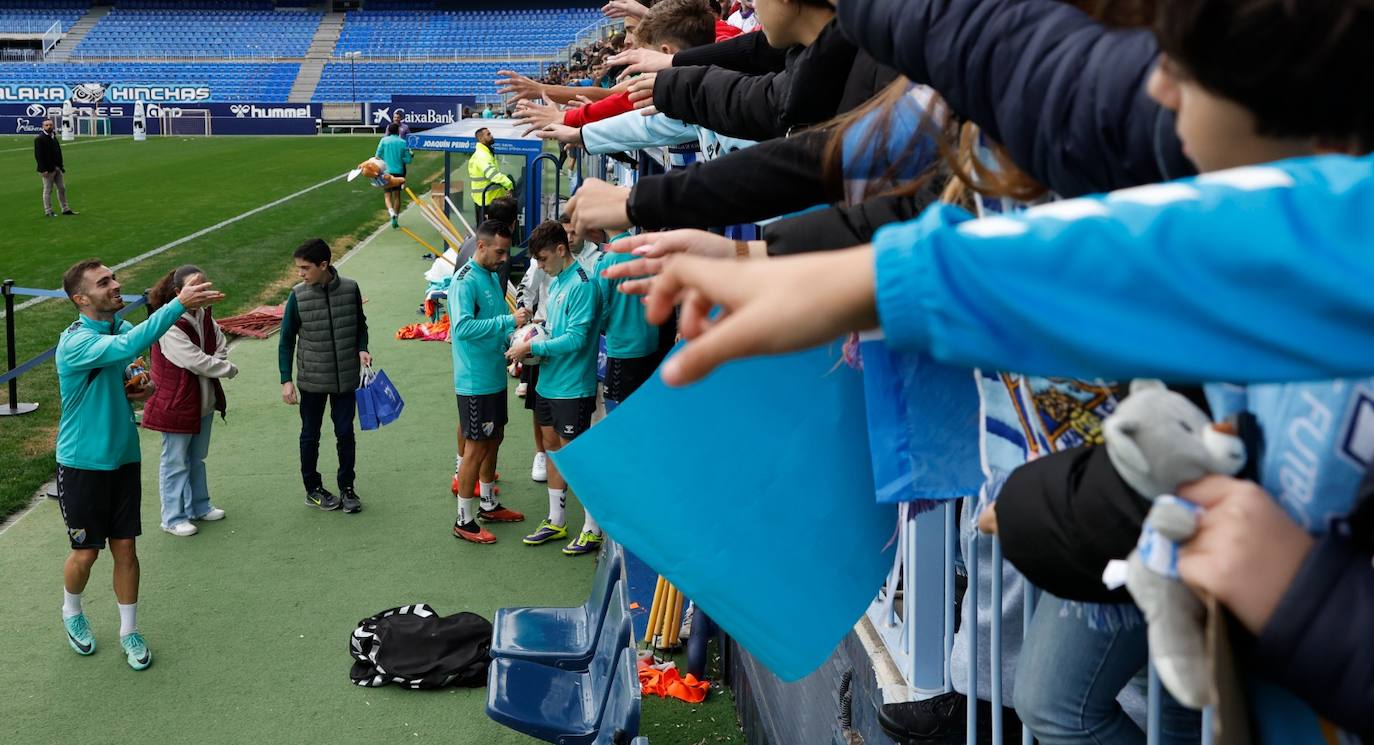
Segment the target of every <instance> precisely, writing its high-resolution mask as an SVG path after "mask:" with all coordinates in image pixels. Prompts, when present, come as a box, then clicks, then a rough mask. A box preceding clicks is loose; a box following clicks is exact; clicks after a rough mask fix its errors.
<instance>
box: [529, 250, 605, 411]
mask: <svg viewBox="0 0 1374 745" xmlns="http://www.w3.org/2000/svg"><path fill="white" fill-rule="evenodd" d="M545 302H546V306H545V307H546V308H547V309H548V311H547V315H546V322H547V324H548V328H549V338H548V339H545V340H544V341H539V342H535V343H534V344H533V345H532V349H533V351H534V353H535V354H536V355H539V356H540V357H543V358H544V362H543V368H542V369H541V370H540V371H539V383H538V385H536V386H535V391H536V392H537V393H538V394H539V395H540V396H543V397H544V398H555V399H569V398H586V397H587V396H595V395H596V354H597V339H598V334H597V330H598V317H597V290H596V284H595V283H594V282H592V278H591V276H590V275H588V273H587V270H586V269H583V268H582V266H581V265H579V264H578V263H577V261H576V260H573V261H571V262H569V263H568V266H567V267H565V268H564V269H563V271H561V272H559V273H558V276H557V277H554V278H553V282H552V283H550V284H549V297H548V300H547V301H545Z"/></svg>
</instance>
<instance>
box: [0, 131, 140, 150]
mask: <svg viewBox="0 0 1374 745" xmlns="http://www.w3.org/2000/svg"><path fill="white" fill-rule="evenodd" d="M36 136H37V135H35V137H36ZM128 139H131V137H130V136H128V135H124V136H120V137H106V138H104V139H100V140H86V141H85V142H71V143H68V144H66V145H63V146H62V147H76V146H77V145H95V144H98V143H101V142H114V141H115V140H128ZM25 150H29V151H32V150H33V148H32V147H14V148H10V149H9V150H0V153H18V152H22V151H25Z"/></svg>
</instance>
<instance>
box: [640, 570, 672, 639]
mask: <svg viewBox="0 0 1374 745" xmlns="http://www.w3.org/2000/svg"><path fill="white" fill-rule="evenodd" d="M667 584H668V580H666V579H664V578H663V575H661V574H660V575H659V577H658V584H657V585H655V586H654V600H653V602H652V603H650V604H649V625H648V626H646V627H645V631H644V636H645V637H647V638H646V639H645V641H647V642H648V643H649V646H653V643H654V634H655V633H656V632H657V631H658V619H659V617H660V616H661V615H663V595H664V594H665V591H664V589H663V588H664V587H666V586H667Z"/></svg>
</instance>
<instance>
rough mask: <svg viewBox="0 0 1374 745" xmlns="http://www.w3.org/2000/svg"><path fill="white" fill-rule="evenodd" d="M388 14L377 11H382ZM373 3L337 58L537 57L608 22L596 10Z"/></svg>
mask: <svg viewBox="0 0 1374 745" xmlns="http://www.w3.org/2000/svg"><path fill="white" fill-rule="evenodd" d="M379 7H380V8H382V9H377V8H379ZM388 7H392V8H395V7H396V4H391V5H390V6H388V5H384V4H380V3H372V2H370V3H368V4H367V10H355V11H349V13H348V14H347V17H346V18H345V20H344V27H343V33H342V34H341V35H340V36H339V43H338V44H337V45H336V46H335V47H334V55H335V56H336V57H337V56H341V55H343V53H344V52H352V51H357V52H362V54H363V56H366V57H402V58H403V57H454V56H460V57H505V56H508V55H509V56H515V57H533V56H549V55H553V54H556V53H557V52H559V51H560V50H562V49H563V48H564V47H566V46H568V45H569V44H571V43H573V42H574V41H575V40H576V38H577V32H578V31H581V30H582V29H584V28H586V27H588V26H590V25H592V24H595V23H597V22H598V21H599V20H601V19H602V16H601V11H600V10H598V9H596V8H537V9H513V10H477V11H456V10H426V11H416V10H400V9H386V8H388Z"/></svg>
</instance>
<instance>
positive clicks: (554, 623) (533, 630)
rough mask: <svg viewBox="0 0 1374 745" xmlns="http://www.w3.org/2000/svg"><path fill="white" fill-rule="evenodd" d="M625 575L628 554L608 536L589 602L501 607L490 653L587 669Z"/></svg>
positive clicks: (493, 628)
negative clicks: (608, 607) (540, 606)
mask: <svg viewBox="0 0 1374 745" xmlns="http://www.w3.org/2000/svg"><path fill="white" fill-rule="evenodd" d="M623 576H624V552H623V549H621V548H620V546H619V544H617V543H615V542H614V541H611V540H607V541H606V548H605V549H604V550H603V553H602V554H601V559H600V563H599V564H598V565H597V567H596V574H595V575H594V576H593V577H592V591H591V594H590V595H589V596H588V598H587V602H585V603H583V604H582V605H579V606H576V607H573V608H501V609H499V610H497V611H496V618H495V619H493V621H492V635H491V656H492V657H507V658H511V659H517V660H526V661H528V662H536V663H539V664H541V665H549V666H552V667H556V668H559V669H561V670H573V671H581V670H586V669H587V664H588V663H589V662H590V661H591V658H592V653H593V652H595V651H596V640H597V637H598V635H599V634H600V633H601V624H602V622H603V621H604V620H605V619H606V617H607V614H606V604H607V603H609V602H611V599H612V593H611V590H612V589H614V588H615V586H616V584H617V583H619V582H620V581H621V579H622V577H623Z"/></svg>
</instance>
